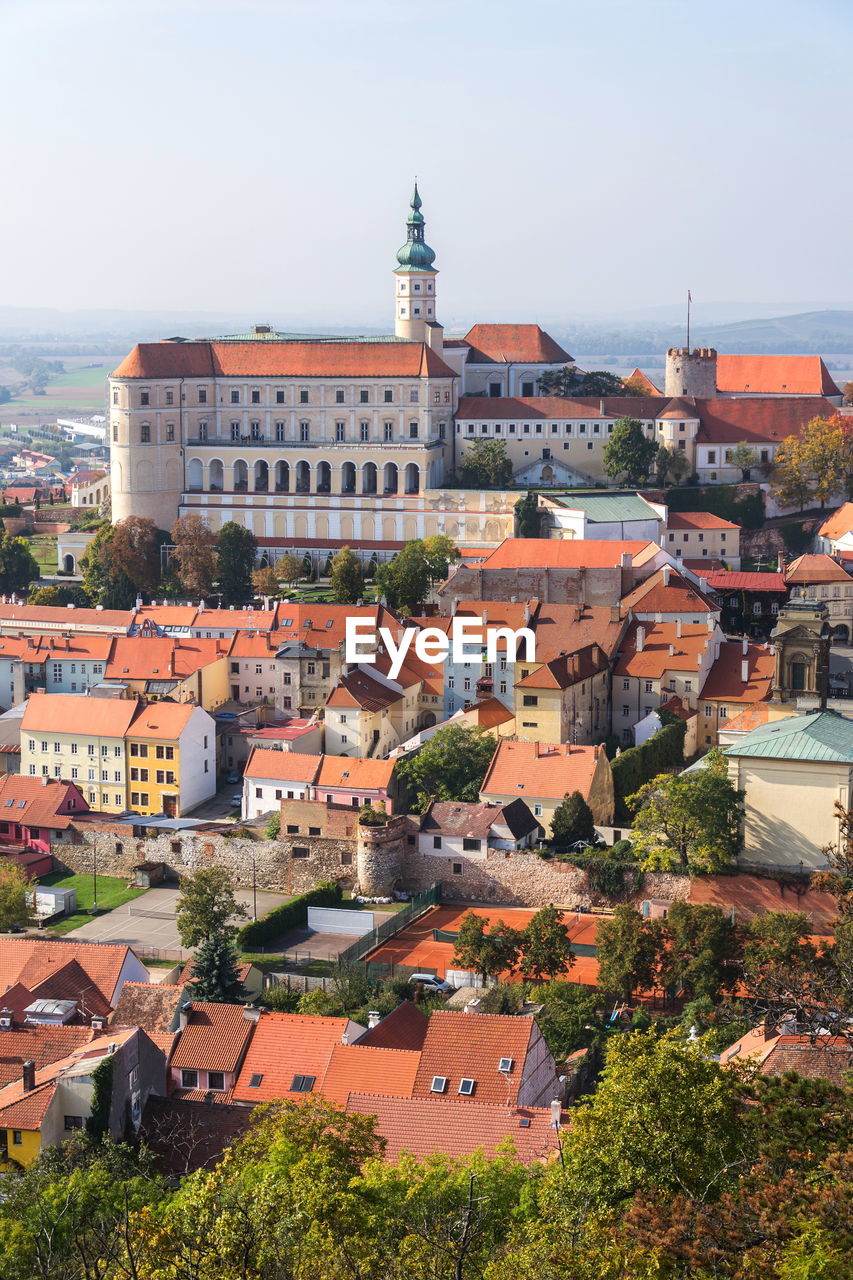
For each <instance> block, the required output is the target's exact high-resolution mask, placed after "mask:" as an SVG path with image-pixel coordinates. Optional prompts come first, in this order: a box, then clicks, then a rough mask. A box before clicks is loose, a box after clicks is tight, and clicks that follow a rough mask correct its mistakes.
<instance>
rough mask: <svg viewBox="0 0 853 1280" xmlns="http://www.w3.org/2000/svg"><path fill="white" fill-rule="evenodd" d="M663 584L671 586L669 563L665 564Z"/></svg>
mask: <svg viewBox="0 0 853 1280" xmlns="http://www.w3.org/2000/svg"><path fill="white" fill-rule="evenodd" d="M663 585H664V586H665V587H668V586H669V565H668V564H665V565H664V567H663Z"/></svg>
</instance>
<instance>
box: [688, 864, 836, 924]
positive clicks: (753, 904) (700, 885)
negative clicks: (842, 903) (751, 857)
mask: <svg viewBox="0 0 853 1280" xmlns="http://www.w3.org/2000/svg"><path fill="white" fill-rule="evenodd" d="M687 901H688V902H699V903H703V902H704V903H711V905H712V906H715V907H722V909H723V910H724V911H729V910H731V909H732V908H734V910H735V914H736V915H737V918H738V919H739V920H742V921H747V920H751V919H752V918H753V916H756V915H761V914H763V913H764V912H765V911H801V912H803V913H804V914H805V915H807V916H808V918H809V920H810V921H811V923H812V926H813V928H814V932H815V933H817V934H821V935H824V934H828V933H831V932H832V929H833V927H834V924H835V921H836V920H837V919H838V903H837V902H836V901H835V899H834V898H833V897H832V896H831V895H830V894H828V893H824V892H822V891H821V890H819V889H812V888H811V887H810V886H809V885H808V884H807V883H804V882H803V881H802V880H797V879H795V878H792V879H791V880H790V881H785V880H771V879H769V878H768V877H765V876H753V875H747V874H745V873H744V872H740V873H738V875H736V876H697V877H696V879H695V880H691V881H690V886H689V889H688V893H687Z"/></svg>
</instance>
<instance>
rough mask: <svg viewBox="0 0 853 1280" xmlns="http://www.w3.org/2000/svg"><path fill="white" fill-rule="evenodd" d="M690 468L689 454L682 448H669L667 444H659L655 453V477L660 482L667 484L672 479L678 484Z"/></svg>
mask: <svg viewBox="0 0 853 1280" xmlns="http://www.w3.org/2000/svg"><path fill="white" fill-rule="evenodd" d="M689 470H690V462H689V461H688V458H687V454H686V453H685V452H684V451H683V450H682V449H667V448H666V446H665V445H659V446H658V451H657V453H656V454H655V477H656V479H657V482H658V484H666V482H667V480H672V481H673V483H674V484H678V482H679V480H683V479H684V477H685V476H686V475H687V473H688V471H689Z"/></svg>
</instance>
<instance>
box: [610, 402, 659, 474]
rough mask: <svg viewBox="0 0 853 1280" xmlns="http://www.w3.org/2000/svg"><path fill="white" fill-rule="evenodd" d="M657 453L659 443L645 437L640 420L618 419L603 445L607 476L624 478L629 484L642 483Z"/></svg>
mask: <svg viewBox="0 0 853 1280" xmlns="http://www.w3.org/2000/svg"><path fill="white" fill-rule="evenodd" d="M657 451H658V446H657V443H656V441H654V440H653V439H651V437H650V436H648V435H647V434H646V431H645V429H644V427H643V424H642V422H640V420H639V418H617V420H616V422H615V423H614V424H613V434H612V435H611V436H610V439H609V440H608V441H607V444H606V445H605V446H604V470H605V473H606V474H607V475H608V476H613V477H614V478H615V477H617V476H623V477H624V479H625V483H626V484H629V485H632V484H639V483H640V481H642V480H644V479H645V478H646V476H647V475H648V474H649V468H650V467H651V465H652V463H653V462H654V459H655V454H656V453H657Z"/></svg>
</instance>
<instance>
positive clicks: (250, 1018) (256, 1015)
mask: <svg viewBox="0 0 853 1280" xmlns="http://www.w3.org/2000/svg"><path fill="white" fill-rule="evenodd" d="M243 1017H244V1018H245V1019H246V1021H247V1022H260V1020H261V1011H260V1009H259V1008H258V1006H257V1005H256V1004H247V1005H246V1007H245V1009H244V1010H243Z"/></svg>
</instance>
